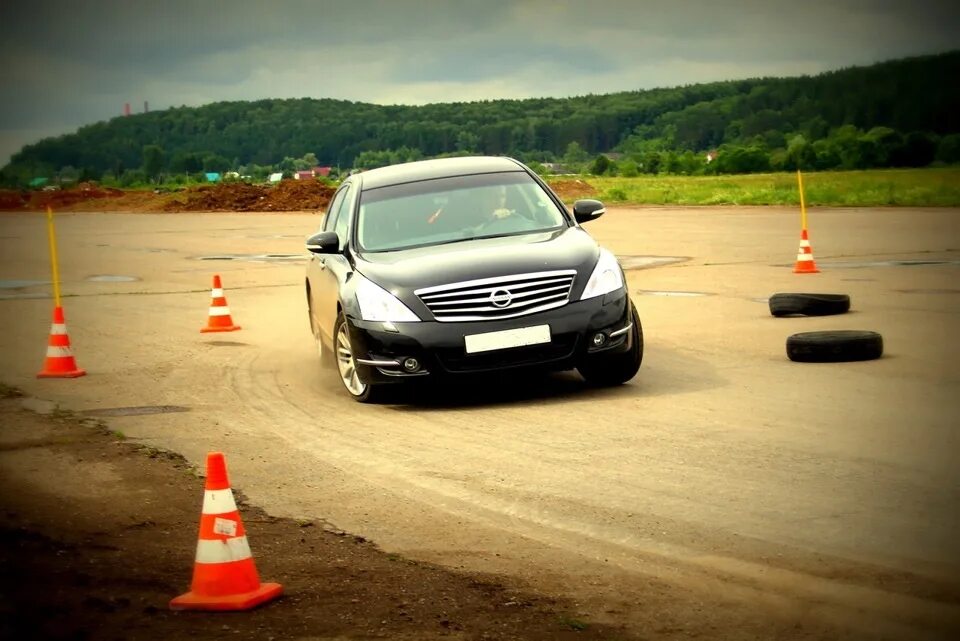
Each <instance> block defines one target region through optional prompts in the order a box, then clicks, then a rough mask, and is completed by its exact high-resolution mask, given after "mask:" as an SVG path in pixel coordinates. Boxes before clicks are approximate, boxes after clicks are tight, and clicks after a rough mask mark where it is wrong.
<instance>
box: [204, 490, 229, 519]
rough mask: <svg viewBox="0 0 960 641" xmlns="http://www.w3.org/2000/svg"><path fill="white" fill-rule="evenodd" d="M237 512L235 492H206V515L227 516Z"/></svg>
mask: <svg viewBox="0 0 960 641" xmlns="http://www.w3.org/2000/svg"><path fill="white" fill-rule="evenodd" d="M236 511H237V503H236V501H234V500H233V491H232V490H230V489H226V490H206V491H205V492H204V493H203V513H204V514H227V513H229V512H236Z"/></svg>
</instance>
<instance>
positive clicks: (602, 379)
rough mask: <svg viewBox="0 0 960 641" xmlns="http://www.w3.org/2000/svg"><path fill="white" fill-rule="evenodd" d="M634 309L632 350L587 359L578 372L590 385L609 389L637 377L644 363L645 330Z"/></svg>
mask: <svg viewBox="0 0 960 641" xmlns="http://www.w3.org/2000/svg"><path fill="white" fill-rule="evenodd" d="M631 307H632V315H631V319H632V321H633V326H632V327H631V328H630V349H628V350H627V351H625V352H623V353H620V354H610V355H596V356H590V357H587V358H586V359H585V360H584V361H583V362H582V363H581V364H580V365H579V366H578V367H577V371H579V372H580V375H581V376H583V378H584V380H586V381H587V383H589V384H590V385H597V386H600V387H609V386H614V385H622V384H623V383H626V382H627V381H629V380H630V379H631V378H633V377H634V376H636V374H637V372H638V371H639V370H640V363H641V362H643V328H642V327H641V325H640V315H639V314H638V313H637V308H636V307H633V306H632V305H631Z"/></svg>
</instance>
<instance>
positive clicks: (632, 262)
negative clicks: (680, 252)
mask: <svg viewBox="0 0 960 641" xmlns="http://www.w3.org/2000/svg"><path fill="white" fill-rule="evenodd" d="M617 260H619V261H620V266H621V267H623V268H624V269H646V268H648V267H660V266H661V265H672V264H674V263H682V262H684V261H686V260H690V259H689V258H686V257H683V256H617Z"/></svg>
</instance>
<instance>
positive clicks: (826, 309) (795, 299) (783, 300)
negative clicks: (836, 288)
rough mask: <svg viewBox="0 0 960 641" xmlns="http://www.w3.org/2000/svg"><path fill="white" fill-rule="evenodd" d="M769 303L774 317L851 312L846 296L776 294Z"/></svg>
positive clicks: (848, 298) (848, 299)
mask: <svg viewBox="0 0 960 641" xmlns="http://www.w3.org/2000/svg"><path fill="white" fill-rule="evenodd" d="M769 303H770V313H771V314H773V315H774V316H794V315H803V316H830V315H831V314H843V313H844V312H848V311H850V297H849V296H847V295H846V294H774V295H773V296H771V297H770V301H769Z"/></svg>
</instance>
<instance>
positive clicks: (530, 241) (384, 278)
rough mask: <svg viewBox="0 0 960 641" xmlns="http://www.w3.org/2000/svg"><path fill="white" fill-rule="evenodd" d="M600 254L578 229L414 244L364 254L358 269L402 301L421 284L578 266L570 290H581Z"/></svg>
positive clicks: (594, 244) (444, 282)
mask: <svg viewBox="0 0 960 641" xmlns="http://www.w3.org/2000/svg"><path fill="white" fill-rule="evenodd" d="M598 256H599V247H598V246H597V243H596V241H595V240H594V239H593V238H591V237H590V235H589V234H587V233H586V232H585V231H583V230H582V229H580V228H579V227H567V228H565V229H561V230H556V231H550V232H541V233H535V234H524V235H521V236H507V237H503V238H484V239H478V240H470V241H462V242H458V243H447V244H444V245H433V246H430V247H418V248H415V249H406V250H402V251H394V252H377V253H363V254H360V255H359V256H358V257H357V259H356V270H357V271H358V272H360V273H361V274H363V275H364V276H365V277H367V278H368V279H370V280H372V281H373V282H375V283H377V284H378V285H380V286H381V287H383V288H384V289H386V290H389V291H392V292H394V294H395V295H398V296H399V297H400V298H401V300H403V299H406V298H407V295H412V292H413V291H414V290H417V289H420V288H422V287H432V286H435V285H446V284H448V283H457V282H461V281H466V280H475V279H479V278H491V277H496V276H508V275H512V274H524V273H529V272H542V271H552V270H557V269H576V270H577V272H578V273H579V277H578V278H577V279H576V280H575V281H574V285H573V290H574V292H577V291H578V290H581V289H582V288H583V287H584V286H585V284H586V281H587V278H589V276H590V273H591V271H592V270H593V267H594V265H596V262H597V258H598Z"/></svg>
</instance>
